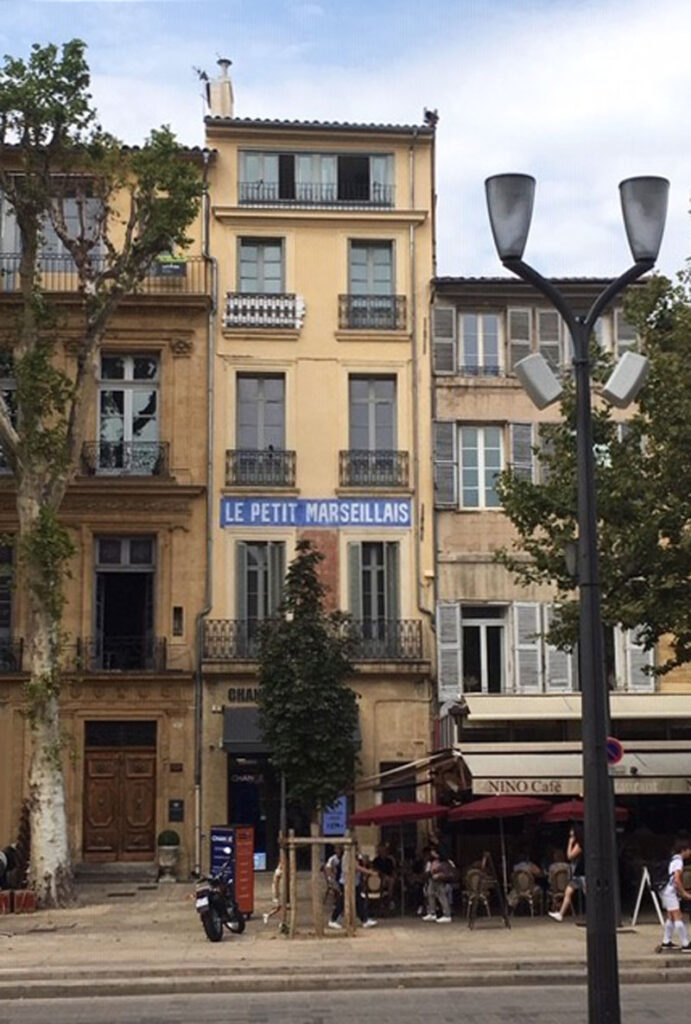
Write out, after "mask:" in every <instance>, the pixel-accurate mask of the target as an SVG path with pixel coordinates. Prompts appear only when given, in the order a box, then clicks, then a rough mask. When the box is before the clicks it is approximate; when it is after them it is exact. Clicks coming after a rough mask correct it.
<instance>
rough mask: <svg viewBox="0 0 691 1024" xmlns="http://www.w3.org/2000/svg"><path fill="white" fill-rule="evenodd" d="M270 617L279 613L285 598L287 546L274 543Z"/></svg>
mask: <svg viewBox="0 0 691 1024" xmlns="http://www.w3.org/2000/svg"><path fill="white" fill-rule="evenodd" d="M268 556H269V616H273V615H275V614H276V612H277V611H278V606H279V605H280V603H281V598H282V596H283V578H284V576H285V544H284V543H283V542H282V541H272V542H270V544H269V552H268Z"/></svg>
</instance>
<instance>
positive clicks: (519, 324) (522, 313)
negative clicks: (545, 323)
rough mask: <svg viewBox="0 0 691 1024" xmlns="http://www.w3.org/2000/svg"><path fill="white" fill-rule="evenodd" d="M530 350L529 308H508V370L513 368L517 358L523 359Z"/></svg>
mask: <svg viewBox="0 0 691 1024" xmlns="http://www.w3.org/2000/svg"><path fill="white" fill-rule="evenodd" d="M531 351H532V339H531V332H530V310H529V309H510V310H509V370H513V368H514V366H515V365H516V363H517V362H518V361H519V359H525V357H526V356H529V355H530V353H531Z"/></svg>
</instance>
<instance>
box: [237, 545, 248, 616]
mask: <svg viewBox="0 0 691 1024" xmlns="http://www.w3.org/2000/svg"><path fill="white" fill-rule="evenodd" d="M235 618H236V619H239V620H240V621H241V622H245V621H246V619H247V547H246V546H245V542H244V541H242V540H239V541H238V542H237V543H236V545H235Z"/></svg>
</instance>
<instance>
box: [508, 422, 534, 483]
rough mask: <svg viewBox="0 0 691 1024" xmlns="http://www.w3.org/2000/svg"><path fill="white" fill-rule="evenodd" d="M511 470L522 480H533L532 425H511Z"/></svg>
mask: <svg viewBox="0 0 691 1024" xmlns="http://www.w3.org/2000/svg"><path fill="white" fill-rule="evenodd" d="M510 436H511V468H512V470H513V472H514V473H515V475H516V476H520V477H521V478H522V479H523V480H531V481H532V480H533V479H534V472H533V463H534V461H535V460H534V458H533V425H532V423H511V424H510Z"/></svg>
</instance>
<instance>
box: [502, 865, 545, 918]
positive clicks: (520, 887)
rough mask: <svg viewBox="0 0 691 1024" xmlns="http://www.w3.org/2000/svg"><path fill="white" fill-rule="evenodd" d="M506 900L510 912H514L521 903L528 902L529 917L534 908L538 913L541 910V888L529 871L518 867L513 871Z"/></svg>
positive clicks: (532, 914)
mask: <svg viewBox="0 0 691 1024" xmlns="http://www.w3.org/2000/svg"><path fill="white" fill-rule="evenodd" d="M507 902H508V904H509V910H510V911H512V912H515V911H516V910H517V909H518V907H519V906H520V904H521V903H527V904H528V906H529V907H530V916H531V917H534V916H535V909H536V908H537V911H538V913H541V912H542V890H541V889H540V886H539V885H538V884H537V882H536V881H535V876H534V875H533V874H532V872H531V871H526V870H525V869H523V868H518V869H517V870H516V871H514V872H513V874H512V875H511V889H510V891H509V895H508V897H507Z"/></svg>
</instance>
